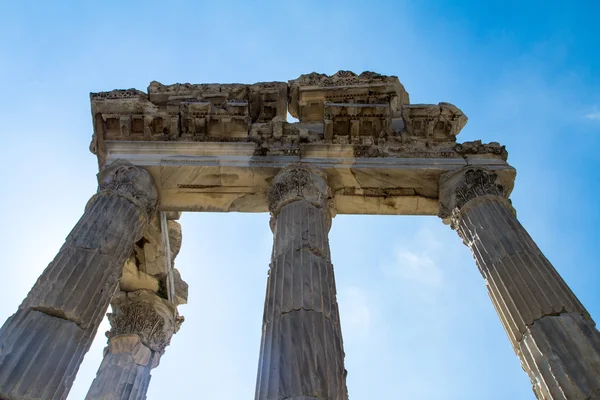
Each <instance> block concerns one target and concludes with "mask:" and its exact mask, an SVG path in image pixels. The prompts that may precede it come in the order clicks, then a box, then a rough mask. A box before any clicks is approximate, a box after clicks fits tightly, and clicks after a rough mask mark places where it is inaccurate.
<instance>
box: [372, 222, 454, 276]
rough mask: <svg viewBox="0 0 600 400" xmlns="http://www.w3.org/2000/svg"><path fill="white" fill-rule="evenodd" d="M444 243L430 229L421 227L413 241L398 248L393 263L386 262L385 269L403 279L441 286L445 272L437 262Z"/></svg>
mask: <svg viewBox="0 0 600 400" xmlns="http://www.w3.org/2000/svg"><path fill="white" fill-rule="evenodd" d="M442 247H443V246H442V243H441V242H440V241H439V240H437V238H436V237H435V236H434V235H433V233H432V232H431V231H430V230H428V229H421V230H420V231H419V232H418V233H417V235H416V236H415V238H414V239H413V241H412V243H409V244H407V245H403V246H400V247H398V248H397V249H396V251H395V254H394V257H395V260H394V262H393V263H388V264H385V265H384V267H383V269H384V271H385V272H386V273H387V274H389V275H392V276H396V277H398V278H400V279H402V280H406V281H410V282H412V283H417V284H420V285H423V286H427V287H430V288H440V287H442V285H443V283H444V274H443V272H442V270H441V269H440V268H439V266H438V265H437V263H436V261H435V260H436V258H437V254H439V253H440V251H441V249H442Z"/></svg>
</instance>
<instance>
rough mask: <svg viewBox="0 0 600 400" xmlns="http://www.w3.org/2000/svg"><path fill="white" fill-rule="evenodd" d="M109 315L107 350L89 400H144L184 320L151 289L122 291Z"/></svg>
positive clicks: (172, 305)
mask: <svg viewBox="0 0 600 400" xmlns="http://www.w3.org/2000/svg"><path fill="white" fill-rule="evenodd" d="M111 305H112V309H113V312H112V313H111V314H108V319H109V321H110V323H111V330H110V331H109V332H107V336H108V347H106V349H105V351H104V360H103V361H102V364H101V365H100V368H99V369H98V374H97V375H96V379H94V382H93V383H92V386H91V388H90V390H89V392H88V394H87V396H86V399H87V400H143V399H145V398H146V392H147V391H148V385H149V383H150V378H151V376H150V371H151V370H152V369H153V368H156V366H158V363H159V361H160V357H161V356H162V354H164V352H165V348H166V347H167V346H168V345H169V343H170V341H171V337H172V336H173V334H174V333H175V332H177V330H178V329H179V326H180V324H181V322H182V321H183V318H182V317H179V316H178V314H177V310H176V307H175V305H174V304H172V303H170V302H168V301H167V300H165V299H163V298H161V297H159V296H157V295H156V294H154V293H152V291H149V290H138V291H136V292H131V293H125V292H119V293H118V294H117V295H116V296H115V298H114V299H113V300H112V302H111Z"/></svg>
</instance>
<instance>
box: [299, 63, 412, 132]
mask: <svg viewBox="0 0 600 400" xmlns="http://www.w3.org/2000/svg"><path fill="white" fill-rule="evenodd" d="M288 84H289V86H290V89H289V93H290V99H289V112H290V114H291V115H292V116H293V117H295V118H298V119H299V120H300V122H306V123H310V122H320V123H323V122H324V120H325V119H326V117H325V114H326V111H325V103H337V104H348V105H350V104H362V105H367V104H378V105H382V104H383V105H387V106H388V107H390V111H391V113H392V114H395V113H396V112H397V111H398V110H399V109H400V107H401V106H402V105H403V104H408V103H409V98H408V93H407V92H406V90H405V89H404V86H402V84H401V83H400V81H399V80H398V78H397V77H395V76H385V75H380V74H377V73H374V72H368V71H367V72H363V73H362V74H360V75H357V74H355V73H354V72H351V71H338V72H337V73H336V74H334V75H332V76H327V75H324V74H317V73H314V72H313V73H312V74H308V75H301V76H300V77H299V78H298V79H295V80H291V81H289V82H288Z"/></svg>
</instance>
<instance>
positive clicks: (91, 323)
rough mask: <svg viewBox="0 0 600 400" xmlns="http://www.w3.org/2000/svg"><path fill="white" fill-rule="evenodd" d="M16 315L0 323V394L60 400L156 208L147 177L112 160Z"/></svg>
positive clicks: (155, 194) (101, 173)
mask: <svg viewBox="0 0 600 400" xmlns="http://www.w3.org/2000/svg"><path fill="white" fill-rule="evenodd" d="M98 181H99V189H98V193H97V194H96V195H95V196H94V197H93V198H92V199H91V200H90V202H89V203H88V206H87V207H86V210H85V212H84V214H83V216H82V217H81V219H80V220H79V222H78V223H77V225H76V226H75V228H73V230H72V231H71V233H70V234H69V236H68V237H67V239H66V242H65V244H64V245H63V247H62V248H61V250H60V251H59V253H58V254H57V256H56V257H55V258H54V260H53V261H52V262H51V263H50V264H49V265H48V267H47V268H46V269H45V270H44V272H43V273H42V275H41V276H40V278H39V279H38V281H37V282H36V284H35V285H34V286H33V288H32V289H31V291H30V292H29V294H28V296H27V297H26V298H25V300H24V301H23V303H22V304H21V306H20V307H19V309H18V311H17V313H15V314H14V315H13V316H12V317H11V318H9V319H8V320H7V321H6V323H5V324H4V325H3V326H2V328H1V329H0V343H1V346H0V398H3V399H4V398H6V399H16V400H25V399H27V400H32V399H39V400H59V399H61V400H62V399H65V398H66V396H67V394H68V392H69V390H70V388H71V385H72V383H73V380H74V378H75V374H76V372H77V370H78V369H79V365H80V364H81V361H82V360H83V356H84V354H85V353H86V352H87V350H88V349H89V346H90V345H91V343H92V340H93V338H94V335H95V333H96V330H97V329H98V326H99V324H100V321H101V320H102V318H103V317H104V313H105V312H106V309H107V307H108V304H109V302H110V299H111V297H112V295H113V293H114V292H115V289H116V288H117V285H118V279H119V277H120V276H121V273H122V270H123V265H124V263H125V260H126V259H127V257H128V255H129V254H130V253H131V250H132V247H133V244H134V243H135V241H136V240H138V239H139V238H141V237H142V235H143V232H144V231H145V229H146V226H147V225H148V219H149V218H150V216H151V215H152V212H153V210H155V209H156V202H157V193H156V189H155V187H154V183H153V180H152V177H151V176H150V175H149V174H148V173H147V172H146V171H144V170H143V169H140V168H138V167H134V166H133V165H131V164H129V163H127V162H124V161H118V162H115V163H113V164H111V166H110V167H108V168H106V169H105V170H103V171H101V172H100V173H99V174H98Z"/></svg>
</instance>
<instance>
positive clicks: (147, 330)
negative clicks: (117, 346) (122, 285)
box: [107, 290, 183, 354]
mask: <svg viewBox="0 0 600 400" xmlns="http://www.w3.org/2000/svg"><path fill="white" fill-rule="evenodd" d="M111 306H112V309H113V312H112V313H110V314H108V320H109V321H110V324H111V330H110V331H109V332H108V333H107V336H108V338H109V340H110V339H112V338H115V337H117V336H120V335H137V336H139V338H140V339H141V341H142V343H143V344H144V345H145V346H146V347H148V348H149V349H150V350H152V351H155V352H157V353H159V354H163V353H164V351H165V348H166V347H167V346H168V345H169V343H171V337H172V336H173V334H175V332H177V331H178V330H179V326H180V325H181V323H182V322H183V317H180V316H179V315H178V314H177V311H176V308H175V306H174V305H173V304H171V303H169V302H168V301H166V300H164V299H162V298H160V297H158V296H157V295H155V294H154V293H152V292H150V291H147V290H138V291H136V292H130V293H125V292H119V293H118V294H117V295H116V296H115V297H114V299H113V300H112V302H111Z"/></svg>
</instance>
